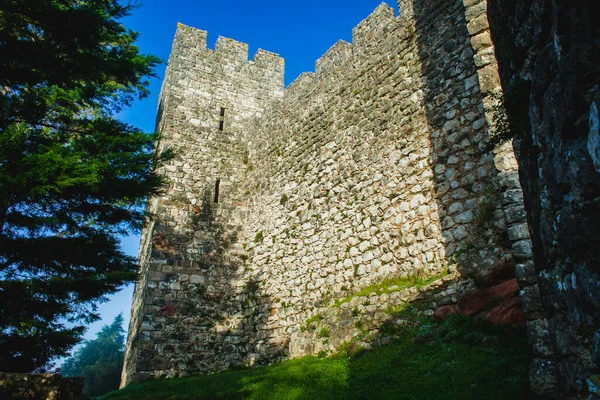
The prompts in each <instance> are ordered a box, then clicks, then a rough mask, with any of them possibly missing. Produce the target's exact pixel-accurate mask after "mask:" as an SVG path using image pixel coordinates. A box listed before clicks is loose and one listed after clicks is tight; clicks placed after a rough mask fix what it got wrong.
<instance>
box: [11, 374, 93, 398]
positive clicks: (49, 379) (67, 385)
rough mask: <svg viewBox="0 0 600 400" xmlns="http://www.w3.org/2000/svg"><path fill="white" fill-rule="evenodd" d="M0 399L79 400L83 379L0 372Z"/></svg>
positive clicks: (81, 395)
mask: <svg viewBox="0 0 600 400" xmlns="http://www.w3.org/2000/svg"><path fill="white" fill-rule="evenodd" d="M0 399H6V400H18V399H36V400H37V399H39V400H81V399H83V378H63V377H62V376H61V375H60V374H16V373H7V372H0Z"/></svg>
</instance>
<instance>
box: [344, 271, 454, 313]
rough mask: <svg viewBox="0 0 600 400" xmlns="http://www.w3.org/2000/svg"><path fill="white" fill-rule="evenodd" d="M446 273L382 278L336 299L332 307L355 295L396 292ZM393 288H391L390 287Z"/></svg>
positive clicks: (347, 300)
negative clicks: (428, 275)
mask: <svg viewBox="0 0 600 400" xmlns="http://www.w3.org/2000/svg"><path fill="white" fill-rule="evenodd" d="M445 275H446V274H438V275H435V276H430V277H427V278H425V277H422V276H418V275H408V276H399V277H395V278H388V279H384V280H383V281H381V282H378V283H375V284H373V285H369V286H367V287H365V288H362V289H361V290H359V291H358V292H355V293H352V294H351V295H349V296H347V297H344V298H343V299H340V300H338V301H336V303H335V304H334V307H339V306H340V305H341V304H344V303H348V302H349V301H350V300H352V299H353V298H355V297H363V296H369V295H370V294H371V293H377V295H378V296H379V295H382V294H384V293H391V292H397V291H399V290H402V289H406V288H409V287H413V286H414V287H415V288H417V289H419V288H421V287H423V286H425V285H427V284H429V283H431V282H433V281H437V280H438V279H440V278H442V277H444V276H445ZM392 288H393V289H392Z"/></svg>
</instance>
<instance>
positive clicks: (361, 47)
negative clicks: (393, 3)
mask: <svg viewBox="0 0 600 400" xmlns="http://www.w3.org/2000/svg"><path fill="white" fill-rule="evenodd" d="M395 23H396V19H395V18H394V9H393V8H391V7H390V6H388V5H387V4H385V3H381V4H380V5H379V6H377V8H376V9H375V10H374V11H373V12H372V13H371V14H370V15H369V16H368V17H367V18H365V19H363V20H362V21H361V22H360V23H359V24H358V25H357V26H356V27H355V28H354V29H352V52H353V54H354V57H355V59H360V58H363V57H368V56H369V55H370V54H371V53H372V51H371V48H372V46H371V44H372V42H373V41H374V39H375V38H376V36H377V35H382V34H383V33H384V32H385V30H386V29H387V28H388V27H389V26H390V25H392V24H395Z"/></svg>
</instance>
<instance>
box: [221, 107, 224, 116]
mask: <svg viewBox="0 0 600 400" xmlns="http://www.w3.org/2000/svg"><path fill="white" fill-rule="evenodd" d="M224 116H225V109H224V108H223V107H221V117H224Z"/></svg>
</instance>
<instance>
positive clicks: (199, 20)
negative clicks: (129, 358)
mask: <svg viewBox="0 0 600 400" xmlns="http://www.w3.org/2000/svg"><path fill="white" fill-rule="evenodd" d="M381 2H382V1H381V0H343V1H342V0H320V1H317V0H304V1H293V2H292V1H286V0H278V1H274V0H259V1H239V0H220V1H202V0H200V1H193V0H170V1H167V0H145V1H143V4H142V6H141V7H140V8H138V9H136V10H134V11H133V13H132V15H131V16H129V17H127V18H126V19H124V20H123V23H124V24H125V26H126V27H128V28H129V29H133V30H135V31H138V32H139V33H140V37H139V39H138V47H139V48H140V50H141V52H142V53H152V54H155V55H157V56H159V57H161V58H162V59H163V60H165V61H166V60H167V59H168V58H169V53H170V51H171V43H172V41H173V37H174V35H175V29H176V27H177V23H178V22H181V23H183V24H185V25H189V26H193V27H195V28H198V29H203V30H206V31H208V47H209V48H214V44H215V42H216V40H217V37H218V36H225V37H228V38H232V39H235V40H237V41H240V42H244V43H247V44H248V45H249V56H250V58H252V57H253V56H254V53H255V52H256V50H258V49H259V48H262V49H264V50H268V51H271V52H274V53H277V54H279V55H280V56H282V57H283V58H284V59H285V85H286V86H287V85H289V84H290V83H291V82H292V81H293V80H294V79H296V78H297V77H298V75H300V74H301V73H302V72H306V71H313V72H314V65H315V61H316V60H317V59H318V58H319V57H320V56H321V55H323V54H324V53H325V52H326V51H327V49H329V48H330V47H331V46H332V45H333V44H334V43H335V42H337V41H338V40H339V39H343V40H346V41H348V42H350V41H351V40H352V28H353V27H355V26H356V25H357V24H358V23H359V22H360V21H361V20H363V19H364V18H366V17H367V16H368V15H369V14H370V13H371V12H372V11H373V10H374V9H375V8H376V7H377V6H378V5H379V4H381ZM388 5H390V6H392V7H394V8H395V9H396V15H397V14H398V10H397V5H396V3H395V0H394V2H393V3H392V2H388ZM165 67H166V65H161V66H160V67H159V68H158V69H157V71H156V72H157V74H158V75H159V77H160V78H159V79H153V80H152V85H151V87H150V90H151V95H150V97H148V98H146V99H144V100H142V101H138V102H137V103H135V104H134V106H133V107H131V108H130V109H128V110H126V111H125V112H123V113H122V114H120V118H121V119H122V120H124V121H125V122H127V123H130V124H132V125H135V126H137V127H139V128H141V129H143V130H145V131H148V132H151V131H153V130H154V121H155V118H156V108H157V104H158V94H159V91H160V85H161V82H162V77H163V76H164V71H165ZM138 245H139V237H137V236H133V237H129V238H126V239H124V241H123V248H124V249H125V251H127V252H128V253H129V254H132V255H137V249H138ZM132 291H133V286H132V285H130V286H128V287H126V288H124V289H123V290H122V291H121V292H119V293H118V294H116V295H114V296H112V297H111V299H110V301H109V302H107V303H104V304H102V305H101V307H100V313H101V316H102V320H101V321H98V322H97V323H95V324H93V325H91V326H89V327H88V331H87V333H86V336H85V337H86V338H88V339H92V338H94V337H95V334H96V333H97V332H98V331H99V330H100V328H101V327H102V326H103V325H107V324H110V323H111V322H112V320H113V318H114V317H115V316H116V315H117V314H119V313H120V312H122V313H123V316H124V317H125V324H126V325H128V324H129V312H130V307H131V296H132Z"/></svg>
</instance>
